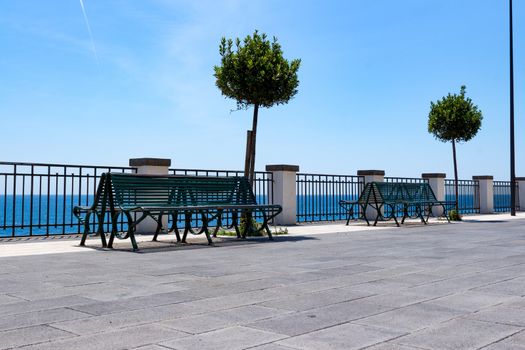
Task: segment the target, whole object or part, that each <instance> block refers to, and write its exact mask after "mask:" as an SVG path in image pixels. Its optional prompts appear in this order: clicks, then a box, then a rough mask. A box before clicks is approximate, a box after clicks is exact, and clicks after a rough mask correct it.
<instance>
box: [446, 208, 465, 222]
mask: <svg viewBox="0 0 525 350" xmlns="http://www.w3.org/2000/svg"><path fill="white" fill-rule="evenodd" d="M448 218H449V219H450V221H461V220H462V219H461V214H459V212H458V211H457V210H451V211H449V212H448Z"/></svg>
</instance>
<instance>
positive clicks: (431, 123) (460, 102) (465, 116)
mask: <svg viewBox="0 0 525 350" xmlns="http://www.w3.org/2000/svg"><path fill="white" fill-rule="evenodd" d="M465 91H466V87H465V86H464V85H463V86H461V90H460V93H459V95H456V94H453V95H452V94H450V93H449V94H448V95H447V96H445V97H443V98H442V99H441V100H439V101H436V102H435V103H434V102H430V113H429V115H428V132H429V133H431V134H433V135H434V137H435V138H436V139H438V140H440V141H443V142H452V157H453V160H454V180H455V182H454V185H455V186H454V189H455V207H456V213H457V215H458V217H459V205H458V166H457V159H456V143H458V142H466V141H469V140H470V139H472V138H473V137H474V136H476V134H477V133H478V130H479V129H480V127H481V121H482V120H483V115H482V113H481V111H480V110H479V109H478V106H476V105H474V103H473V102H472V100H471V99H470V98H469V97H465Z"/></svg>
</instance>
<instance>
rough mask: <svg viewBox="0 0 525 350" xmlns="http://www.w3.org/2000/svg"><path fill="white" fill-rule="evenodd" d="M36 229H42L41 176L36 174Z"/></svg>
mask: <svg viewBox="0 0 525 350" xmlns="http://www.w3.org/2000/svg"><path fill="white" fill-rule="evenodd" d="M38 228H39V229H40V228H42V174H38Z"/></svg>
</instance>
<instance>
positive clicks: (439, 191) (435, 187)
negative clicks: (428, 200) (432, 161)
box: [421, 173, 447, 216]
mask: <svg viewBox="0 0 525 350" xmlns="http://www.w3.org/2000/svg"><path fill="white" fill-rule="evenodd" d="M421 177H422V178H423V179H427V180H428V184H429V185H430V188H432V191H434V194H435V195H436V199H437V200H438V201H444V200H445V178H446V177H447V174H444V173H423V174H421ZM432 214H434V215H435V216H440V215H443V208H442V207H441V206H438V207H434V208H432Z"/></svg>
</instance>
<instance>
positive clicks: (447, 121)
mask: <svg viewBox="0 0 525 350" xmlns="http://www.w3.org/2000/svg"><path fill="white" fill-rule="evenodd" d="M465 91H466V87H465V86H462V87H461V91H460V93H459V95H456V94H453V95H451V94H448V95H447V96H445V97H443V98H442V99H441V100H439V101H436V102H435V103H434V102H430V113H429V115H428V132H429V133H432V134H433V135H434V136H435V137H436V138H437V139H438V140H440V141H443V142H448V141H469V140H470V139H472V138H473V137H474V136H475V135H476V134H477V132H478V130H479V129H480V127H481V121H482V119H483V115H482V113H481V111H480V110H479V109H478V107H477V106H475V105H474V104H473V103H472V100H471V99H470V98H469V97H467V98H466V97H465Z"/></svg>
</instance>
